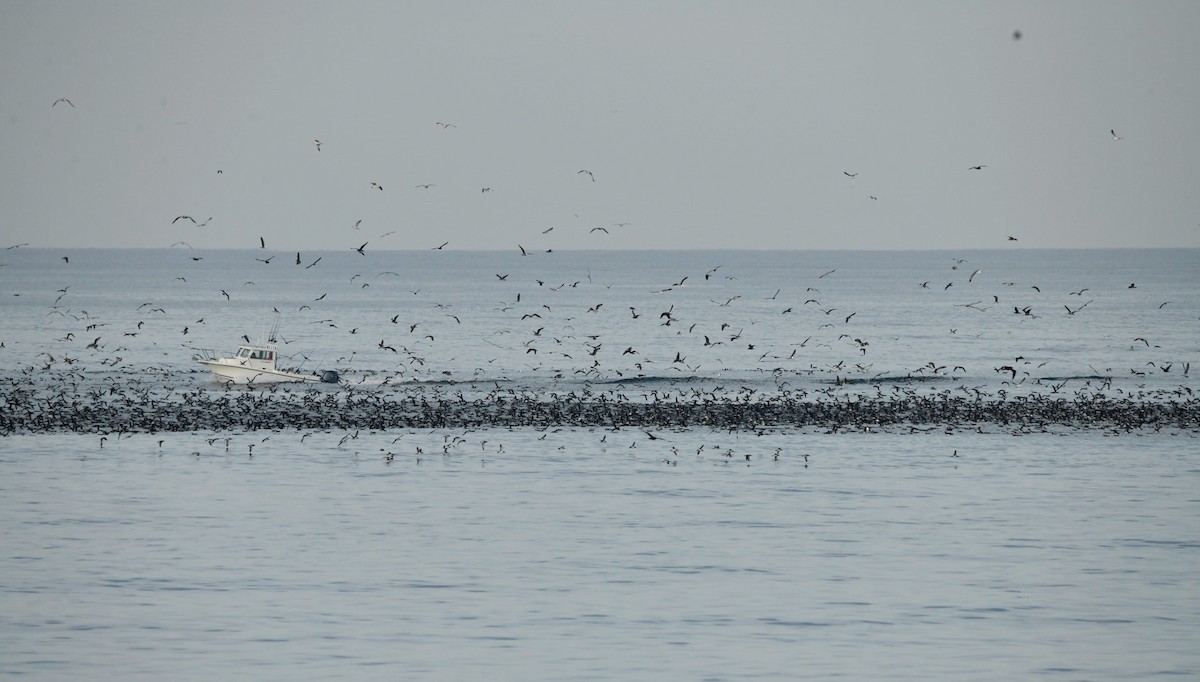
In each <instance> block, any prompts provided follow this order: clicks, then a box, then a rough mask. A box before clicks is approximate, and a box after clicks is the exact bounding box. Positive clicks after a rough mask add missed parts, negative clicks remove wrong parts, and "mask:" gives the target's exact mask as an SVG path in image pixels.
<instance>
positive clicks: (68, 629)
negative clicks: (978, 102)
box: [0, 248, 1200, 680]
mask: <svg viewBox="0 0 1200 682" xmlns="http://www.w3.org/2000/svg"><path fill="white" fill-rule="evenodd" d="M272 255H273V256H274V257H272ZM63 256H66V257H67V258H68V260H67V261H64V260H63ZM317 257H320V258H321V260H320V261H319V262H318V263H317V264H316V265H315V266H313V267H311V268H307V267H305V266H306V265H308V264H309V263H311V262H312V261H313V260H315V259H316V258H317ZM193 258H199V259H200V260H193ZM268 258H270V259H271V262H270V263H264V262H261V261H259V260H257V259H263V260H265V259H268ZM295 259H296V254H294V253H290V254H287V253H275V254H272V253H271V252H257V253H252V252H233V251H230V252H199V251H192V250H187V249H182V248H180V249H173V250H166V251H74V252H69V253H68V252H61V253H60V252H58V251H50V250H31V249H28V248H20V249H11V250H7V251H2V252H0V265H2V266H3V267H0V298H2V300H0V306H2V307H0V314H2V315H3V320H4V322H3V326H2V328H0V342H3V344H4V345H3V347H2V348H0V378H2V379H3V382H4V389H3V393H2V395H0V397H2V398H3V404H2V405H0V407H2V409H3V411H4V413H5V414H6V416H5V419H7V420H9V421H7V422H6V423H8V424H10V425H12V427H11V428H9V429H8V430H6V431H4V435H2V436H0V519H3V522H2V523H0V548H2V551H0V594H2V595H3V597H2V598H0V603H2V605H3V608H2V609H0V674H3V675H5V676H12V677H18V676H19V677H23V678H26V679H54V680H63V679H110V678H120V679H163V678H171V679H212V678H214V677H219V676H227V677H237V678H249V679H475V678H481V677H486V678H488V679H555V680H559V679H580V680H584V679H587V680H592V679H595V680H599V679H614V678H621V679H681V680H682V679H687V680H694V679H714V680H719V679H799V678H804V679H833V678H841V679H889V680H901V679H904V680H907V679H912V680H916V679H931V678H933V679H956V680H957V679H964V680H1010V679H1054V680H1060V679H1061V680H1098V679H1147V678H1154V677H1159V676H1163V677H1171V678H1183V679H1188V678H1193V677H1197V676H1200V655H1198V654H1197V653H1196V651H1197V650H1200V649H1198V647H1197V646H1196V641H1197V640H1196V635H1195V633H1196V632H1197V631H1200V600H1198V599H1197V595H1198V594H1200V579H1198V578H1197V577H1196V572H1195V566H1196V565H1197V563H1198V560H1200V521H1197V519H1200V496H1198V495H1197V492H1196V491H1197V490H1200V487H1198V486H1197V479H1198V478H1200V465H1198V459H1200V442H1198V436H1200V424H1197V423H1196V421H1195V420H1194V417H1193V416H1192V415H1194V414H1195V408H1194V405H1195V400H1194V398H1193V391H1194V390H1195V387H1194V383H1193V382H1194V380H1195V376H1194V375H1193V374H1192V372H1191V364H1193V363H1194V362H1195V361H1196V359H1197V358H1198V357H1200V353H1198V352H1197V349H1198V346H1200V333H1197V332H1198V331H1200V252H1198V251H1196V250H1178V251H1080V252H1075V251H1072V252H1045V251H988V252H968V253H948V252H919V253H849V252H846V253H841V252H826V253H749V252H732V253H725V252H679V253H615V252H614V253H554V254H533V255H530V256H528V257H522V256H520V255H519V254H518V253H513V254H496V253H461V252H444V253H443V252H429V253H385V252H378V253H371V252H370V251H368V252H367V254H366V255H365V256H360V255H359V254H357V253H355V252H353V251H350V250H347V252H345V253H322V254H301V265H298V266H297V265H295V264H294V263H295ZM960 261H961V262H960ZM956 266H957V267H956ZM976 270H979V272H978V273H977V274H974V276H973V277H972V273H975V271H976ZM388 273H394V274H388ZM706 274H707V278H706ZM501 276H504V278H503V279H502V278H501ZM683 277H687V279H686V280H684V281H683V283H682V285H678V283H679V282H680V281H681V280H682V278H683ZM176 278H183V279H176ZM248 282H253V284H249V283H248ZM925 282H928V285H927V286H924V287H923V286H921V285H922V283H925ZM948 283H953V284H952V285H951V286H950V287H946V284H948ZM1130 284H1134V285H1135V286H1134V287H1132V288H1130V286H1129V285H1130ZM363 285H367V286H363ZM1035 287H1036V288H1035ZM64 289H65V291H63V290H64ZM1084 289H1086V291H1082V290H1084ZM222 290H224V291H225V293H227V294H228V295H229V296H228V298H226V296H225V295H224V294H222V293H221V292H222ZM1075 292H1079V293H1075ZM318 299H319V300H318ZM808 299H817V302H815V303H806V301H807V300H808ZM997 299H998V300H997ZM1084 304H1086V305H1084ZM1014 307H1015V308H1016V312H1014V310H1013V308H1014ZM1026 307H1029V308H1030V311H1029V313H1028V314H1026V313H1025V312H1024V309H1025V308H1026ZM631 308H632V310H631ZM789 308H790V309H791V311H790V312H785V311H787V310H788V309H789ZM835 309H836V310H835ZM274 310H278V311H279V314H278V315H277V314H276V313H275V312H274ZM825 311H828V312H825ZM663 313H669V314H668V315H666V316H664V315H663ZM851 313H853V316H852V317H849V319H847V316H850V315H851ZM534 314H536V315H537V316H536V317H534V316H532V315H534ZM635 314H636V317H635ZM393 317H395V318H396V322H392V319H393ZM200 320H203V322H201V321H200ZM276 321H278V325H279V327H278V333H279V335H280V337H281V340H280V347H281V351H282V352H284V353H286V354H287V355H288V356H289V360H290V361H291V362H292V363H293V364H296V365H302V366H303V367H304V368H306V369H316V368H336V369H337V370H338V371H339V372H340V373H341V375H342V382H341V383H340V384H339V385H336V386H333V385H321V386H315V387H311V388H307V389H303V390H302V389H299V388H292V389H286V388H280V389H277V392H271V391H270V390H268V389H265V388H262V387H254V388H250V389H246V388H233V389H227V388H225V387H222V386H220V385H218V384H215V383H214V382H212V380H211V379H210V378H209V377H208V376H207V375H206V374H204V373H203V372H200V371H197V370H198V368H197V367H195V366H194V363H193V362H192V361H191V355H192V353H193V352H194V349H196V348H214V349H218V350H233V347H234V346H236V344H237V343H238V339H239V337H240V336H241V335H242V334H246V335H247V336H249V337H251V338H255V337H258V336H260V335H265V334H266V333H267V331H268V330H269V329H270V327H271V326H272V325H274V324H275V323H276ZM139 323H140V324H139ZM412 325H416V327H415V328H411V326H412ZM825 325H831V326H825ZM185 327H187V329H188V332H187V334H184V333H183V329H184V328H185ZM352 332H353V333H352ZM705 336H707V337H708V339H707V340H706V339H705V338H704V337H705ZM429 337H432V338H429ZM284 339H286V342H285V341H284ZM1140 339H1144V341H1143V340H1140ZM381 341H382V342H383V343H384V345H390V346H392V347H395V348H396V352H393V351H391V350H387V349H385V348H381V347H380V346H379V344H380V342H381ZM864 342H865V343H864ZM89 345H92V346H93V347H91V348H89V347H88V346H89ZM750 346H753V348H751V347H750ZM597 347H599V348H598V350H594V351H593V349H596V348H597ZM531 348H532V349H534V350H535V351H536V352H530V349H531ZM627 350H631V351H633V352H626V351H627ZM677 355H678V356H679V357H680V358H681V361H679V362H676V361H675V360H676V357H677ZM1001 367H1010V368H1012V370H1015V371H1012V370H1000V368H1001ZM1198 371H1200V370H1198ZM289 391H290V392H289ZM460 394H461V396H462V397H459V396H460ZM959 394H964V395H965V394H971V395H975V396H977V397H979V396H982V398H981V399H982V400H989V401H1013V400H1021V401H1026V402H1030V401H1032V402H1034V403H1035V404H1038V405H1040V404H1041V403H1040V402H1038V401H1041V400H1052V399H1054V400H1056V399H1058V398H1060V397H1065V398H1064V399H1065V400H1067V401H1068V402H1069V403H1070V404H1074V405H1083V406H1085V407H1086V406H1087V405H1090V404H1092V403H1093V402H1095V401H1097V400H1101V399H1103V400H1111V401H1117V402H1116V404H1117V405H1118V406H1122V405H1126V406H1128V408H1129V409H1130V410H1131V411H1141V410H1144V409H1145V406H1146V405H1148V404H1155V405H1165V406H1166V408H1167V410H1168V412H1170V411H1172V410H1173V411H1174V412H1175V413H1176V414H1177V415H1182V416H1178V417H1177V418H1174V419H1164V420H1156V421H1151V422H1148V423H1138V424H1136V425H1129V424H1123V423H1121V422H1120V420H1113V419H1111V418H1105V419H1103V420H1101V421H1100V422H1097V423H1093V422H1090V421H1088V420H1086V419H1068V420H1065V421H1064V420H1058V421H1056V420H1055V419H1054V418H1053V417H1052V416H1047V418H1046V420H1045V422H1044V423H1039V422H1038V420H1037V419H1036V417H1037V415H1038V414H1039V413H1038V409H1040V408H1037V409H1034V410H1033V414H1034V417H1035V418H1034V419H1033V420H1029V419H1027V420H1025V421H1022V422H1021V423H1015V422H1005V421H1003V420H988V419H982V420H979V421H976V422H969V423H968V422H964V421H961V420H959V421H954V422H951V423H945V422H943V423H927V422H925V421H920V420H915V421H911V422H903V421H902V422H899V423H891V424H883V425H880V424H872V423H869V422H862V421H861V419H860V418H859V417H857V416H853V414H852V415H851V416H850V417H848V418H847V422H846V424H845V425H844V426H843V428H840V429H831V428H829V427H828V426H827V425H824V424H822V425H796V424H790V423H783V424H777V423H761V422H759V423H747V424H743V425H741V426H740V427H738V426H736V425H735V427H732V428H727V427H722V428H713V427H710V426H703V425H691V426H687V427H682V426H678V425H674V424H664V423H657V422H653V423H644V424H625V425H622V426H619V427H614V426H613V425H611V424H602V423H581V422H579V421H578V420H572V419H570V418H566V417H564V418H563V419H561V420H560V422H559V423H550V424H542V425H539V426H528V425H514V424H507V425H506V424H505V423H504V421H503V420H502V419H501V420H496V421H494V422H490V423H487V424H483V425H479V426H456V427H453V428H449V427H448V428H413V427H409V426H395V427H392V428H375V429H373V428H366V427H351V428H325V427H316V426H314V427H303V426H302V427H281V426H279V423H278V422H276V421H272V420H271V419H267V421H265V422H264V423H262V424H257V423H255V422H252V421H251V422H245V421H244V422H241V424H242V425H241V426H240V427H237V428H223V429H206V428H193V429H182V430H177V429H173V428H168V427H169V425H170V424H169V422H167V421H164V420H162V419H160V420H158V421H152V422H148V423H150V424H152V425H153V426H155V428H142V429H138V428H134V429H128V430H127V429H124V428H123V429H121V430H117V429H115V428H106V426H111V425H110V424H107V423H106V421H105V420H106V419H108V417H102V416H97V415H101V413H100V412H96V411H85V412H82V413H81V414H83V416H82V417H81V418H79V419H77V420H76V421H75V422H73V423H75V424H76V425H77V427H76V428H66V427H62V426H55V425H54V424H51V423H46V422H38V421H36V420H35V419H33V418H32V417H31V418H28V419H27V418H25V416H24V415H35V414H41V413H45V412H49V411H51V410H52V409H65V408H62V407H61V406H65V405H76V406H77V407H78V408H79V409H80V410H85V409H86V410H92V409H93V408H94V407H95V406H97V405H100V404H107V405H116V406H118V407H122V408H125V409H127V410H129V411H136V410H147V409H151V408H152V407H154V406H156V405H157V406H161V405H164V404H165V405H167V410H168V411H170V410H171V409H179V410H182V409H184V408H185V407H186V406H188V405H191V404H195V403H196V402H197V401H201V404H202V405H218V406H225V407H228V409H234V408H236V407H238V406H241V405H246V404H248V405H251V406H252V409H262V410H268V409H270V408H272V406H277V408H278V409H279V410H288V409H291V408H295V407H298V406H300V405H301V401H302V400H311V399H325V398H330V397H332V398H334V399H335V400H334V402H332V403H329V405H330V406H329V407H328V408H325V409H327V410H328V411H331V412H336V411H338V410H341V409H343V406H344V405H345V404H346V403H345V402H344V401H345V400H346V398H347V396H349V395H355V396H362V395H366V396H372V397H378V398H379V399H381V400H402V399H405V397H406V396H407V397H410V398H411V397H415V398H417V399H420V400H424V401H432V402H439V401H440V402H442V403H447V404H453V403H454V402H455V401H463V400H498V399H504V398H505V397H506V396H510V397H511V396H527V397H531V398H532V399H536V400H543V401H548V402H552V403H553V402H555V401H558V402H566V403H567V404H570V401H571V400H576V398H569V397H568V396H584V395H587V396H590V397H589V398H588V400H595V398H596V397H597V396H606V399H607V400H610V401H614V402H621V403H623V404H637V405H668V404H672V403H678V402H689V401H690V402H693V403H700V404H704V405H712V407H711V409H712V410H714V411H716V412H717V413H721V411H723V410H729V409H733V406H737V405H743V404H747V403H750V404H761V403H769V402H770V401H772V400H774V399H775V397H776V396H779V395H787V396H789V398H790V399H793V400H796V401H812V400H816V401H819V402H822V403H825V404H828V403H831V402H832V403H834V404H839V403H837V401H843V402H845V403H847V404H848V403H850V402H855V403H858V402H866V403H868V404H870V403H871V401H875V402H882V401H885V400H886V399H887V398H888V397H889V396H892V395H918V396H920V395H925V396H928V397H930V399H932V400H948V399H949V398H948V397H947V396H955V395H959ZM314 396H315V397H316V398H313V397H314ZM1101 396H1103V398H1101ZM372 399H374V398H372ZM218 400H219V401H224V402H218ZM240 400H241V401H244V402H238V401H240ZM203 401H210V402H203ZM56 406H58V407H56ZM847 410H849V407H847ZM854 414H857V413H854Z"/></svg>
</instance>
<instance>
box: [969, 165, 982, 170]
mask: <svg viewBox="0 0 1200 682" xmlns="http://www.w3.org/2000/svg"><path fill="white" fill-rule="evenodd" d="M984 168H987V166H971V167H970V168H968V169H967V170H983V169H984Z"/></svg>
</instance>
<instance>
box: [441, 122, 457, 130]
mask: <svg viewBox="0 0 1200 682" xmlns="http://www.w3.org/2000/svg"><path fill="white" fill-rule="evenodd" d="M437 125H440V126H441V127H442V129H443V130H445V129H446V128H457V127H458V126H456V125H454V124H453V123H442V122H441V121H438V122H437Z"/></svg>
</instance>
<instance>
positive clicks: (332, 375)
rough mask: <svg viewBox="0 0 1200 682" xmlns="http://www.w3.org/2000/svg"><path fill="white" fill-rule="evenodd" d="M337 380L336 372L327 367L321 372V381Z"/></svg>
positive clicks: (332, 381)
mask: <svg viewBox="0 0 1200 682" xmlns="http://www.w3.org/2000/svg"><path fill="white" fill-rule="evenodd" d="M337 382H338V373H337V372H336V371H334V370H332V369H327V370H325V371H324V372H321V383H323V384H336V383H337Z"/></svg>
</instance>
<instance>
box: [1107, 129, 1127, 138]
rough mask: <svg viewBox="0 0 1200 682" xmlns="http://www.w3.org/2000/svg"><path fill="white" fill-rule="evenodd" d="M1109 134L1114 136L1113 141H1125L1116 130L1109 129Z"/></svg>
mask: <svg viewBox="0 0 1200 682" xmlns="http://www.w3.org/2000/svg"><path fill="white" fill-rule="evenodd" d="M1108 133H1109V134H1110V135H1112V139H1114V140H1123V139H1125V138H1123V137H1121V136H1120V135H1118V134H1117V131H1116V130H1113V129H1111V128H1110V129H1109V131H1108Z"/></svg>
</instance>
